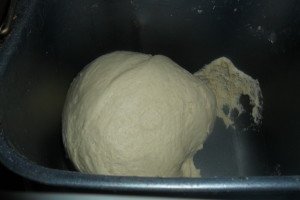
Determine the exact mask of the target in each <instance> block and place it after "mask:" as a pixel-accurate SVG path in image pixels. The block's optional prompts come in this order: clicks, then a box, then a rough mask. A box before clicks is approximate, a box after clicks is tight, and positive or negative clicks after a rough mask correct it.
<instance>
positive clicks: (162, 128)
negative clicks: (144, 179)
mask: <svg viewBox="0 0 300 200" xmlns="http://www.w3.org/2000/svg"><path fill="white" fill-rule="evenodd" d="M216 113H217V111H216V100H215V95H214V94H213V92H212V91H211V90H210V89H208V87H207V86H206V84H205V83H204V82H203V81H202V80H201V79H199V78H198V77H196V76H194V75H192V74H190V73H189V72H187V71H186V70H184V69H183V68H181V67H180V66H179V65H177V64H176V63H175V62H173V61H172V60H170V59H169V58H167V57H165V56H161V55H155V56H152V55H146V54H141V53H134V52H126V51H118V52H113V53H110V54H106V55H104V56H101V57H99V58H97V59H96V60H94V61H93V62H92V63H90V64H89V65H88V66H86V67H85V68H84V70H83V71H82V72H80V74H79V75H78V76H77V77H76V78H75V79H74V81H73V83H72V85H71V87H70V89H69V92H68V95H67V99H66V102H65V107H64V111H63V121H62V122H63V123H62V125H63V142H64V145H65V148H66V150H67V153H68V155H69V157H70V159H71V160H72V161H73V163H74V165H75V167H76V168H77V169H78V170H79V171H81V172H85V173H92V174H104V175H127V176H154V177H155V176H159V177H198V176H200V171H199V170H198V169H196V168H195V166H194V163H193V156H194V154H195V153H196V152H197V151H198V150H199V149H201V148H202V146H203V143H204V141H205V139H206V138H207V136H208V134H209V133H210V132H211V130H212V128H213V124H214V120H215V118H216Z"/></svg>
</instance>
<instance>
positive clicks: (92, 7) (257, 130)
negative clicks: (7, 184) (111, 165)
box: [0, 0, 300, 195]
mask: <svg viewBox="0 0 300 200" xmlns="http://www.w3.org/2000/svg"><path fill="white" fill-rule="evenodd" d="M16 13H17V15H18V18H17V19H16V22H15V23H14V25H13V31H12V32H11V34H10V35H9V36H8V37H7V38H6V40H5V42H4V44H3V46H2V47H0V75H1V83H0V84H1V87H0V88H1V95H0V102H1V103H0V107H1V109H0V122H1V128H2V129H3V131H2V134H1V137H0V142H1V149H0V160H1V161H2V162H3V164H4V165H6V166H7V167H9V168H10V169H11V170H13V171H14V172H15V173H18V174H20V175H22V176H24V177H26V178H29V179H32V180H35V181H38V182H41V183H43V184H49V185H56V186H68V187H77V188H89V189H96V190H98V189H102V190H109V191H116V192H118V191H123V192H124V191H134V192H138V191H148V192H150V193H151V192H166V193H168V192H169V193H179V192H180V193H195V194H211V195H212V194H230V193H247V194H250V193H252V192H262V193H266V192H274V193H276V192H277V193H279V192H284V191H286V192H288V191H289V192H292V191H296V192H299V188H300V184H299V181H298V180H299V177H298V176H297V175H299V174H300V160H299V156H300V134H299V127H298V122H299V121H300V115H299V114H298V113H300V107H299V106H298V103H299V102H300V90H299V88H300V80H299V78H298V76H299V72H300V67H299V62H298V57H299V56H300V34H299V33H300V14H299V13H300V2H299V1H293V0H288V1H279V0H276V1H270V0H269V1H259V0H248V1H238V0H227V1H183V0H177V1H168V0H163V1H161V0H160V1H147V0H132V1H129V0H128V1H99V0H87V1H81V0H74V1H72V2H70V1H59V0H45V1H35V0H22V1H19V4H18V6H17V11H16ZM114 50H132V51H140V52H144V53H152V54H163V55H166V56H169V57H170V58H172V59H173V60H174V61H176V62H177V63H178V64H180V65H182V66H183V67H185V68H186V69H187V70H189V71H190V72H194V71H196V70H198V69H199V68H200V67H202V66H203V65H204V64H206V63H208V62H210V61H211V60H213V59H215V58H217V57H220V56H227V57H229V58H230V59H231V60H232V61H233V62H234V63H235V64H236V65H237V66H238V67H239V69H241V70H243V71H245V72H246V73H248V74H249V75H251V76H252V77H254V78H257V79H258V80H259V82H260V84H261V87H262V92H263V96H264V112H263V117H264V119H263V124H262V126H260V127H252V126H250V124H251V120H250V118H249V116H248V115H247V113H246V114H243V115H241V116H240V117H238V118H237V121H238V128H237V129H236V130H233V129H226V128H225V127H224V124H223V123H222V122H220V121H217V122H216V126H215V129H214V130H213V133H212V135H211V136H210V137H209V138H208V140H207V142H206V143H205V145H204V149H203V150H202V151H201V152H199V153H198V154H197V155H196V156H195V158H194V160H195V162H196V164H197V167H200V168H201V172H202V175H203V176H204V177H205V179H159V178H134V177H107V176H92V175H85V174H80V173H77V172H72V171H73V168H72V165H71V164H70V162H69V161H68V159H67V158H66V156H65V152H64V149H63V146H62V141H61V111H62V106H63V102H64V98H65V95H66V92H67V89H68V87H69V84H70V82H71V81H72V79H73V78H74V76H75V75H76V74H77V73H78V72H79V71H80V70H81V69H82V67H83V66H85V65H86V64H87V63H89V62H90V61H92V60H93V59H95V58H96V57H98V56H100V55H102V54H104V53H108V52H111V51H114ZM245 104H247V102H246V103H245ZM4 136H5V137H6V138H7V140H6V139H5V138H4ZM8 142H9V144H8ZM10 145H11V146H12V147H13V148H11V146H10ZM279 175H282V176H279ZM290 175H293V176H290ZM213 177H216V178H213ZM238 177H245V178H238ZM246 177H247V178H246Z"/></svg>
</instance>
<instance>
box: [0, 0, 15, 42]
mask: <svg viewBox="0 0 300 200" xmlns="http://www.w3.org/2000/svg"><path fill="white" fill-rule="evenodd" d="M16 2H17V0H1V2H0V37H1V36H5V35H7V34H8V33H9V31H10V27H11V24H12V21H13V19H14V16H15V15H14V11H15V6H16Z"/></svg>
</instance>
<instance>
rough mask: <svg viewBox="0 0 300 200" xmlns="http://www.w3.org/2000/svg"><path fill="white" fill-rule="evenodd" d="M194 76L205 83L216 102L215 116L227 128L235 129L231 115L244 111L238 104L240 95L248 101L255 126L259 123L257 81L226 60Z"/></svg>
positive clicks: (219, 59)
mask: <svg viewBox="0 0 300 200" xmlns="http://www.w3.org/2000/svg"><path fill="white" fill-rule="evenodd" d="M194 75H195V76H197V77H199V78H200V79H201V80H203V81H205V84H206V85H207V86H208V87H209V88H210V89H211V90H212V91H213V93H214V95H215V97H216V102H217V116H218V117H220V118H221V119H222V120H223V121H224V123H225V125H226V126H227V127H228V126H232V127H233V128H234V127H235V125H234V120H233V115H232V112H233V111H234V110H236V111H237V112H238V115H240V114H241V113H243V112H244V111H245V110H244V108H243V105H242V104H241V103H240V97H241V96H242V95H247V96H248V97H249V99H250V104H251V106H252V107H253V108H252V113H251V115H252V117H253V120H254V122H255V124H257V125H258V124H259V123H260V122H261V120H262V115H261V111H262V92H261V89H260V87H259V82H258V80H254V79H253V78H252V77H251V76H249V75H247V74H245V73H244V72H242V71H240V70H238V69H237V68H236V67H235V66H234V65H233V63H232V62H231V61H230V60H229V59H228V58H225V57H221V58H218V59H216V60H214V61H212V62H211V63H210V64H208V65H206V66H204V67H203V68H202V69H200V70H199V71H198V72H196V73H195V74H194ZM224 107H226V108H228V112H226V113H225V112H224Z"/></svg>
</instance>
